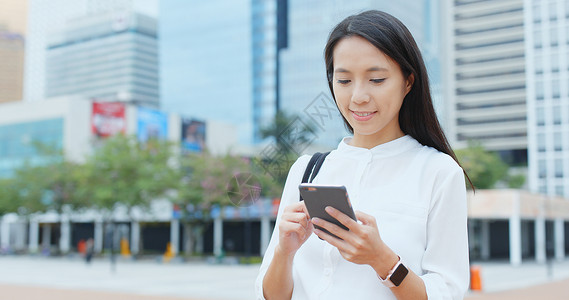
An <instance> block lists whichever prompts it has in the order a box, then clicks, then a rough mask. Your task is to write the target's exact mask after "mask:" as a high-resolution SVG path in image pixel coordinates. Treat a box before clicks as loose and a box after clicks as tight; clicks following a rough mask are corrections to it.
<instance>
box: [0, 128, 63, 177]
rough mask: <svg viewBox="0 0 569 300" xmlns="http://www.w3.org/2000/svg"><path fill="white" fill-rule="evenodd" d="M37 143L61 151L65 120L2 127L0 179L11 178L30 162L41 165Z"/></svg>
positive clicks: (0, 129) (0, 133)
mask: <svg viewBox="0 0 569 300" xmlns="http://www.w3.org/2000/svg"><path fill="white" fill-rule="evenodd" d="M36 143H41V144H43V145H48V146H51V147H55V148H57V149H61V148H62V146H63V119H62V118H56V119H49V120H42V121H35V122H27V123H16V124H10V125H2V126H0V177H10V176H11V175H12V174H13V171H14V170H15V169H17V168H18V167H20V166H21V165H23V164H24V163H25V162H28V163H30V164H32V165H37V164H41V162H42V157H41V156H40V155H39V154H38V153H37V150H36V147H34V145H35V144H36Z"/></svg>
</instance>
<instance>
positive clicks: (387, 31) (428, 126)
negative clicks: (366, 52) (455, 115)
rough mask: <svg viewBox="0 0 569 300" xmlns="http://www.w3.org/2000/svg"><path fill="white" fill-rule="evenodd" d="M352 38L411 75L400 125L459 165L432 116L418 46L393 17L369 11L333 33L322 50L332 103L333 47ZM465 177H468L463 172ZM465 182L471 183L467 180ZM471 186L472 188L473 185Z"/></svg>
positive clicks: (426, 76) (419, 140) (429, 93)
mask: <svg viewBox="0 0 569 300" xmlns="http://www.w3.org/2000/svg"><path fill="white" fill-rule="evenodd" d="M351 36H360V37H362V38H364V39H366V40H367V41H368V42H370V43H371V44H372V45H374V46H375V47H376V48H377V49H379V50H381V52H383V53H384V54H385V55H387V56H389V57H390V58H391V59H393V60H394V61H395V62H396V63H397V64H398V65H399V67H400V68H401V72H402V73H403V76H404V77H405V78H409V76H410V75H413V78H414V81H413V85H412V86H411V90H410V91H409V93H407V95H406V96H405V98H404V99H403V104H402V106H401V109H400V111H399V126H400V127H401V130H402V131H403V133H405V134H408V135H410V136H412V137H413V138H414V139H416V140H417V141H418V142H419V143H421V144H422V145H425V146H429V147H432V148H435V149H437V150H439V151H440V152H443V153H446V154H448V155H450V156H451V157H452V158H453V159H454V160H455V161H456V163H458V164H459V165H460V162H459V161H458V159H457V158H456V155H455V154H454V152H453V151H452V149H451V147H450V145H449V142H448V140H447V138H446V136H445V134H444V132H443V130H442V128H441V125H440V124H439V120H438V119H437V115H436V114H435V109H434V107H433V101H432V99H431V91H430V88H429V76H428V74H427V68H426V67H425V63H424V62H423V57H422V55H421V52H420V51H419V47H417V43H415V39H414V38H413V36H412V35H411V33H410V32H409V30H408V29H407V27H405V25H403V23H401V21H399V20H398V19H397V18H395V17H394V16H392V15H390V14H388V13H385V12H382V11H377V10H368V11H365V12H362V13H360V14H357V15H352V16H349V17H347V18H346V19H344V20H343V21H342V22H340V23H339V24H338V25H336V27H335V28H334V29H333V30H332V32H331V33H330V36H329V37H328V42H327V43H326V48H325V49H324V59H325V62H326V75H327V77H328V86H329V88H330V92H331V93H332V97H333V98H334V101H336V97H335V96H334V90H333V88H332V83H333V77H334V60H333V56H334V47H335V46H336V44H338V42H339V41H340V40H342V39H344V38H347V37H351ZM336 104H337V103H336ZM342 118H343V119H344V123H345V124H346V127H347V128H348V130H349V131H350V133H354V130H353V128H352V126H350V124H349V123H348V121H347V120H346V118H344V116H342ZM465 176H466V178H468V175H467V174H466V172H465ZM468 181H469V182H470V178H468ZM470 185H471V186H472V182H470Z"/></svg>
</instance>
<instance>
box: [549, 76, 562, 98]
mask: <svg viewBox="0 0 569 300" xmlns="http://www.w3.org/2000/svg"><path fill="white" fill-rule="evenodd" d="M559 89H560V87H559V79H553V80H551V97H553V98H559V94H560V91H559Z"/></svg>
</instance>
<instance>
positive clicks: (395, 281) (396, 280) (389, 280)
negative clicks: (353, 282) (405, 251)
mask: <svg viewBox="0 0 569 300" xmlns="http://www.w3.org/2000/svg"><path fill="white" fill-rule="evenodd" d="M398 257H399V260H398V261H397V263H396V264H395V266H394V267H393V269H391V270H389V273H387V277H385V279H383V278H381V276H379V274H377V278H379V280H380V281H381V283H383V284H384V285H385V286H386V287H388V288H392V287H396V286H399V285H400V284H401V282H403V279H405V277H406V276H407V274H409V270H408V269H407V267H405V265H404V264H403V262H402V261H401V257H400V256H398Z"/></svg>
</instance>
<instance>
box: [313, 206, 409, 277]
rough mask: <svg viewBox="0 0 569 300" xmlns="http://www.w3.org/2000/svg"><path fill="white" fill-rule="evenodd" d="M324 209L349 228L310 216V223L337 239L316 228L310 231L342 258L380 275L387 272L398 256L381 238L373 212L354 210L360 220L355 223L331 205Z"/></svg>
mask: <svg viewBox="0 0 569 300" xmlns="http://www.w3.org/2000/svg"><path fill="white" fill-rule="evenodd" d="M326 212H327V213H328V214H329V215H330V216H332V217H333V218H335V219H336V220H338V221H339V222H340V223H342V224H343V225H344V226H346V227H348V229H349V231H348V230H344V229H342V228H340V227H339V226H337V225H336V224H333V223H330V222H328V221H325V220H322V219H318V218H314V219H312V223H313V224H314V225H318V226H320V227H322V228H324V229H326V230H328V231H329V232H331V233H333V234H335V235H336V236H338V237H340V238H341V239H338V238H335V237H333V236H331V235H329V234H327V233H325V232H323V231H321V230H318V229H314V233H316V235H318V237H320V238H321V239H323V240H325V241H327V242H328V243H330V244H331V245H333V246H335V247H336V248H338V250H339V251H340V254H341V255H342V256H343V257H344V258H345V259H346V260H348V261H350V262H353V263H355V264H367V265H370V266H372V267H373V268H374V269H375V270H376V272H378V274H380V275H383V274H382V273H384V272H387V271H388V270H390V269H391V268H392V267H393V265H395V263H396V262H397V260H398V257H397V255H396V254H395V253H394V252H393V251H392V250H391V249H390V248H389V247H388V246H387V245H386V244H385V243H384V242H383V240H381V237H380V235H379V230H378V228H377V223H376V221H375V218H374V217H373V216H370V215H368V214H365V213H363V212H361V211H356V218H357V219H358V220H359V221H360V222H361V224H359V223H358V222H356V221H354V220H353V219H352V218H350V217H348V216H347V215H345V214H344V213H342V212H340V211H339V210H337V209H335V208H333V207H330V206H328V207H326ZM383 278H385V277H383Z"/></svg>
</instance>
